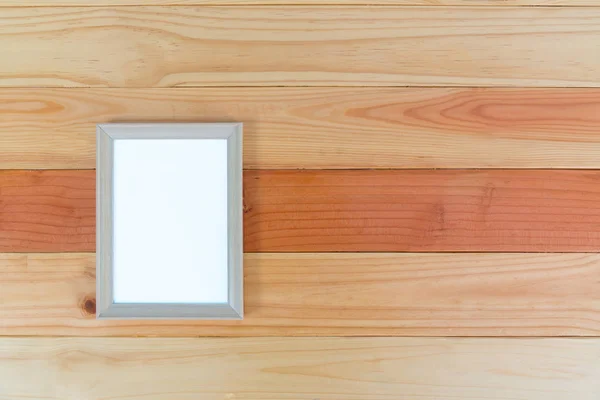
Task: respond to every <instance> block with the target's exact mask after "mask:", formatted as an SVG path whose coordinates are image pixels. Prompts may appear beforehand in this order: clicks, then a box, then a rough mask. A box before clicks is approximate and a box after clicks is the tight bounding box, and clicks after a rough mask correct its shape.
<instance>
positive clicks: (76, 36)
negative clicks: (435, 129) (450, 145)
mask: <svg viewBox="0 0 600 400" xmlns="http://www.w3.org/2000/svg"><path fill="white" fill-rule="evenodd" d="M599 24H600V8H577V7H571V8H565V7H512V8H510V7H454V8H444V7H407V8H406V7H377V6H369V7H352V6H344V7H333V6H326V7H318V6H313V7H311V6H304V7H287V8H284V9H282V8H281V7H268V6H248V7H243V6H235V7H233V6H232V7H185V6H181V7H144V6H136V7H100V8H99V7H86V8H82V7H15V8H10V7H8V8H5V9H3V10H2V14H1V15H0V48H2V49H3V57H2V59H1V60H0V86H6V87H9V86H13V87H14V86H17V87H23V86H38V87H39V86H44V87H49V86H54V87H63V86H77V87H81V86H83V87H89V86H94V87H172V86H347V85H354V86H405V85H417V86H448V85H452V86H544V87H546V86H560V87H565V86H575V87H581V86H595V87H597V86H600V69H598V68H597V67H598V64H599V63H600V52H598V51H597V45H596V44H597V43H598V40H599V38H600V33H599V31H598V29H597V27H598V25H599Z"/></svg>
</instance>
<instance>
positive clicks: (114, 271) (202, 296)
mask: <svg viewBox="0 0 600 400" xmlns="http://www.w3.org/2000/svg"><path fill="white" fill-rule="evenodd" d="M242 132H243V125H242V124H241V123H172V124H171V123H149V124H146V123H107V124H99V125H97V130H96V147H97V161H96V209H97V215H96V220H97V232H96V276H97V283H96V293H97V302H96V303H97V312H96V317H97V318H98V319H111V318H122V319H135V318H144V319H171V318H175V319H243V232H242V217H243V204H242ZM221 141H224V142H225V143H226V145H225V146H224V145H222V142H221ZM202 146H204V147H206V151H205V150H203V148H202ZM192 148H193V149H196V150H198V151H199V152H200V153H203V154H204V156H203V157H199V156H196V153H195V151H196V150H193V149H192ZM215 149H219V150H218V151H216V150H215ZM222 149H226V150H222ZM223 152H224V153H223ZM223 158H226V160H223ZM140 160H141V161H140ZM158 160H160V164H161V165H155V164H156V163H159V161H158ZM207 160H210V162H214V164H215V166H214V168H213V167H211V165H210V164H208V162H209V161H207ZM136 162H139V163H140V164H141V165H140V166H138V165H135V163H136ZM178 163H181V164H182V166H181V168H179V169H178V168H177V167H176V166H177V165H178ZM190 165H191V166H193V167H192V168H190ZM144 166H145V167H144ZM164 167H169V168H172V171H175V172H172V173H170V174H169V173H165V174H164V175H165V176H163V177H162V178H161V177H158V178H157V177H156V175H160V173H157V172H156V171H162V168H164ZM224 168H226V173H225V172H223V171H224ZM145 171H149V172H145ZM215 171H216V172H215ZM145 173H147V174H152V173H153V174H154V175H155V176H144V174H145ZM179 174H180V175H182V176H179ZM202 174H204V175H202ZM217 175H218V178H217V177H216V176H217ZM126 179H128V180H126ZM154 179H157V180H158V181H159V182H162V186H168V187H169V188H171V190H172V191H173V192H174V193H173V194H170V193H165V190H161V188H160V187H156V186H160V184H159V183H157V182H154V181H153V180H154ZM160 179H162V181H160ZM223 180H226V182H222V181H223ZM179 181H181V182H179ZM123 182H125V183H123ZM178 182H179V183H178ZM195 182H212V183H213V184H214V186H215V189H214V190H213V189H212V188H204V189H206V190H201V189H202V188H200V189H198V188H195V187H194V184H195ZM215 182H216V183H215ZM153 185H154V187H153ZM180 192H181V193H184V195H181V194H179V195H177V194H178V193H180ZM148 193H157V195H156V196H149V195H148ZM189 193H191V195H190V196H189V197H190V199H188V198H187V197H188V196H187V195H188V194H189ZM214 193H216V194H214ZM213 194H214V195H213ZM138 196H144V197H141V198H139V199H136V197H138ZM154 197H159V198H166V199H167V200H164V199H163V200H162V201H163V203H160V201H159V200H156V199H155V198H154ZM225 197H226V203H227V204H226V206H222V203H223V202H222V201H221V200H222V199H224V198H225ZM207 198H209V199H210V200H207ZM164 201H167V202H168V203H165V202H164ZM210 201H212V202H213V203H210ZM136 202H137V203H136ZM148 202H149V203H152V202H155V203H156V204H155V205H157V206H156V207H155V208H149V207H152V204H147V203H148ZM171 202H174V203H177V206H173V207H170V206H168V207H163V209H160V208H161V204H162V205H164V204H168V205H170V204H171ZM198 202H199V203H202V202H208V203H206V204H209V205H210V204H212V208H214V209H211V207H207V208H208V209H206V210H198V209H197V208H198V207H195V204H196V203H198ZM180 203H181V204H180ZM224 207H225V208H226V210H225V208H224ZM140 208H142V209H144V208H146V211H148V210H150V212H147V214H150V215H148V216H147V217H148V219H146V218H143V216H144V214H142V211H140V210H139V209H140ZM173 209H175V211H173ZM217 210H218V211H217ZM115 212H117V214H118V217H119V218H117V219H115ZM119 212H120V214H119ZM161 212H163V213H165V214H167V215H165V216H164V218H162V219H161V218H158V217H160V216H161V214H160V213H161ZM173 212H177V213H178V214H177V218H178V220H177V221H174V222H173V221H172V220H173V218H172V216H171V215H170V214H169V213H173ZM186 213H187V214H186ZM203 213H204V214H203ZM225 213H226V217H225ZM138 214H139V215H138ZM188 214H189V215H188ZM190 215H193V217H191V216H190ZM215 215H217V216H218V215H221V217H220V218H218V217H216V216H215ZM136 218H137V219H136ZM224 219H226V222H223V220H224ZM148 220H152V221H155V220H161V221H163V225H168V226H169V227H171V229H170V230H169V231H167V232H165V231H164V230H163V229H162V228H161V227H154V226H149V225H148V223H147V221H148ZM188 220H189V221H188ZM139 221H142V223H140V224H138V222H139ZM198 221H200V222H201V223H197V222H198ZM204 221H209V222H207V223H206V224H204ZM171 222H172V223H171ZM194 222H196V224H194ZM137 225H140V226H139V227H138V226H137ZM204 225H206V227H205V226H204ZM221 225H226V238H224V237H223V233H224V232H225V228H224V227H223V226H221ZM173 226H175V227H176V228H174V229H173ZM179 226H182V227H183V228H185V229H183V230H185V232H183V233H179V232H177V229H178V227H179ZM211 227H212V228H214V229H212V230H211ZM153 229H154V231H153ZM203 229H204V230H206V232H205V231H203ZM138 231H139V232H138ZM217 231H218V232H220V234H216V233H214V232H217ZM149 232H151V233H149ZM152 232H153V233H152ZM190 232H192V233H190ZM138 234H139V236H140V237H146V238H148V240H149V241H150V242H152V243H151V244H150V243H149V244H148V245H146V243H138ZM194 235H196V236H197V239H198V240H196V236H194ZM157 236H158V237H157ZM173 237H174V238H175V239H173ZM202 238H203V240H204V241H208V242H211V243H208V244H206V245H205V244H204V243H203V242H202V240H201V239H202ZM140 240H141V239H140ZM177 240H179V241H177ZM181 242H183V243H184V244H181ZM164 243H166V244H164ZM215 243H216V245H215ZM163 244H164V246H163ZM225 244H226V250H225V249H223V247H224V246H225ZM168 246H171V247H172V248H173V250H172V251H171V250H170V249H169V248H167V247H168ZM202 246H204V247H202ZM198 247H199V248H200V250H198ZM136 249H137V253H135V251H136ZM140 249H142V250H141V251H140ZM146 249H147V250H146ZM182 249H183V251H182ZM202 249H204V250H203V251H205V254H202V253H201V250H202ZM225 251H226V255H225V253H224V252H225ZM148 253H149V254H148ZM154 253H156V254H154ZM182 254H183V255H182ZM186 254H187V255H191V257H189V258H191V259H193V260H195V261H194V262H196V261H200V262H196V263H193V262H192V261H193V260H190V259H181V258H180V259H179V260H178V259H177V257H184V256H185V255H186ZM173 255H175V261H173V262H172V261H171V260H170V259H168V258H165V257H171V256H173ZM138 256H139V257H140V258H141V259H143V260H145V264H146V265H142V264H143V263H142V262H141V261H140V262H138V259H137V258H136V257H138ZM203 256H206V257H207V258H210V257H212V258H210V260H213V261H214V260H223V259H225V258H226V265H225V266H224V265H221V264H223V263H222V262H216V261H215V262H209V261H207V262H202V257H203ZM131 260H134V261H133V262H131ZM161 260H163V263H162V264H161ZM164 260H168V261H167V262H164ZM178 263H179V264H178ZM190 263H191V264H190ZM196 264H198V265H199V266H198V269H195V268H196V267H195V265H196ZM216 264H219V265H218V266H216ZM161 265H162V266H161ZM180 265H186V267H185V268H184V267H181V268H180V270H178V268H179V267H180ZM190 265H191V266H190ZM200 265H201V268H200ZM224 267H226V274H225V272H224V271H223V270H222V268H224ZM161 268H165V269H166V270H168V271H166V270H165V271H161ZM186 268H187V269H186ZM190 268H191V269H190ZM204 270H206V271H204ZM174 271H176V272H174ZM136 273H137V275H135V274H136ZM149 273H151V274H152V277H153V278H152V279H153V281H152V279H150V278H148V276H149ZM176 274H180V275H182V276H180V277H178V278H177V277H176V276H175V275H176ZM185 274H188V275H190V276H191V275H194V276H196V278H197V277H198V276H200V277H202V279H197V280H198V281H200V282H196V284H198V288H197V291H195V290H194V288H193V287H192V285H191V281H190V279H191V278H190V277H188V276H184V275H185ZM203 274H204V275H203ZM132 276H133V278H132ZM135 276H140V278H139V279H140V282H135V281H134V279H137V278H135ZM210 277H217V278H218V279H217V278H216V279H214V281H215V282H211V279H210ZM175 278H177V279H179V280H177V279H175ZM145 280H146V281H145ZM150 281H152V282H153V283H150ZM115 284H116V285H117V286H115ZM144 285H147V286H149V287H145V286H144ZM161 285H164V287H165V289H164V290H165V293H167V292H168V293H170V294H165V293H162V292H161V290H162V287H163V286H161ZM159 286H160V287H159ZM225 286H226V288H225ZM167 287H168V288H170V289H167ZM183 287H185V288H186V289H185V290H184V289H183ZM215 287H218V288H219V289H218V290H217V289H215ZM169 290H170V292H169ZM225 290H226V291H225ZM186 291H187V292H186ZM209 293H210V294H209ZM184 295H185V296H187V297H186V299H187V298H188V297H189V298H190V299H192V300H191V301H188V300H185V301H183V300H178V299H180V298H183V297H182V296H184ZM115 296H116V297H115ZM136 296H137V297H136ZM169 296H170V297H169ZM119 299H121V300H119ZM123 299H125V300H123ZM131 299H133V300H131ZM140 299H141V300H140ZM155 299H160V300H155ZM165 299H166V301H165ZM213 299H216V300H214V301H213Z"/></svg>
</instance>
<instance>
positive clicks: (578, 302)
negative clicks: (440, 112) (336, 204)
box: [0, 253, 600, 386]
mask: <svg viewBox="0 0 600 400" xmlns="http://www.w3.org/2000/svg"><path fill="white" fill-rule="evenodd" d="M244 262H245V265H244V269H245V271H244V272H245V274H244V275H245V281H244V295H245V319H244V320H243V321H234V322H231V321H185V323H182V322H181V321H139V320H129V321H114V320H109V321H107V320H103V321H98V320H96V319H95V315H94V314H95V304H96V303H95V258H94V254H91V253H83V254H82V253H75V254H73V253H71V254H1V255H0V304H1V305H2V306H1V307H0V334H1V335H36V336H37V335H43V336H49V335H71V336H131V335H135V336H253V335H258V336H324V335H325V336H326V335H338V336H373V335H392V336H397V335H423V336H432V335H451V336H563V335H582V336H587V335H595V336H597V335H599V334H600V281H599V280H598V276H600V254H512V253H506V254H503V253H481V254H477V253H469V254H446V253H439V254H436V253H426V254H414V253H406V254H399V253H390V254H387V253H372V254H368V253H353V254H341V253H338V254H333V253H325V254H246V255H245V260H244ZM0 358H1V357H0ZM0 386H1V385H0Z"/></svg>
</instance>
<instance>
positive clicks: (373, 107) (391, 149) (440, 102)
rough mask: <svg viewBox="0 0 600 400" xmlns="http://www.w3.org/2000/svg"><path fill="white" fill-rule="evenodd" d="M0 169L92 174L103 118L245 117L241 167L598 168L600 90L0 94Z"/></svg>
mask: <svg viewBox="0 0 600 400" xmlns="http://www.w3.org/2000/svg"><path fill="white" fill-rule="evenodd" d="M0 115H2V118H0V141H1V143H2V156H1V157H0V168H3V169H20V168H22V169H30V168H36V169H37V168H41V169H44V168H54V169H63V168H64V169H70V168H95V165H96V164H95V163H96V160H95V146H96V143H95V135H94V132H95V125H96V124H98V123H104V122H136V121H157V122H176V121H180V122H190V121H206V122H208V121H210V122H214V121H244V164H245V167H246V168H250V169H277V168H281V169H296V168H309V169H319V168H329V169H331V168H335V169H344V168H598V167H600V135H598V132H599V131H600V90H598V89H498V88H491V89H448V88H289V87H288V88H175V89H102V88H92V89H9V88H6V89H3V90H0Z"/></svg>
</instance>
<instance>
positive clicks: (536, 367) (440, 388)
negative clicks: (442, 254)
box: [0, 338, 600, 400]
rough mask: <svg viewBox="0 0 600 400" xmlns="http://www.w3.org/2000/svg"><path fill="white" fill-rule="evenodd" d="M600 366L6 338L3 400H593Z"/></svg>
mask: <svg viewBox="0 0 600 400" xmlns="http://www.w3.org/2000/svg"><path fill="white" fill-rule="evenodd" d="M599 358H600V342H599V341H598V340H596V339H584V340H582V339H580V340H577V339H537V340H535V339H521V340H510V339H460V338H454V339H441V338H429V339H424V338H421V339H414V338H302V339H300V338H278V339H273V338H270V339H140V338H138V339H131V338H120V339H101V338H95V339H94V338H88V339H84V338H76V339H64V338H63V339H61V338H38V339H35V338H3V339H0V374H1V375H2V377H3V382H2V385H0V398H2V399H17V398H26V399H30V400H47V399H78V400H118V399H123V398H127V399H130V400H147V399H152V400H154V399H164V398H168V399H171V400H188V399H191V398H193V399H203V400H204V399H206V400H211V399H214V400H221V399H244V400H264V399H273V400H275V399H303V400H314V399H323V400H327V399H328V400H337V399H350V400H357V399H365V400H381V399H399V398H402V399H422V400H455V399H481V400H486V399H494V400H565V399H569V398H576V399H578V400H597V399H598V397H599V396H600V383H599V382H600V368H599V367H598V359H599ZM32 382H35V384H32Z"/></svg>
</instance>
